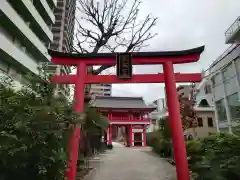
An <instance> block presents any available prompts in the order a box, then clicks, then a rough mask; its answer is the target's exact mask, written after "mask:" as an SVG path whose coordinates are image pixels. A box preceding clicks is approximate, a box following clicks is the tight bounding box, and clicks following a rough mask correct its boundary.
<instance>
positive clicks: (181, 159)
mask: <svg viewBox="0 0 240 180" xmlns="http://www.w3.org/2000/svg"><path fill="white" fill-rule="evenodd" d="M163 70H164V75H165V80H166V82H165V86H166V94H167V104H168V112H169V119H170V125H171V133H172V141H173V149H174V151H173V152H174V158H175V161H176V170H177V179H178V180H190V177H189V170H188V161H187V153H186V148H185V143H184V138H183V130H182V122H181V118H180V109H179V102H178V96H177V89H176V82H175V78H174V69H173V64H172V63H171V62H166V63H164V64H163Z"/></svg>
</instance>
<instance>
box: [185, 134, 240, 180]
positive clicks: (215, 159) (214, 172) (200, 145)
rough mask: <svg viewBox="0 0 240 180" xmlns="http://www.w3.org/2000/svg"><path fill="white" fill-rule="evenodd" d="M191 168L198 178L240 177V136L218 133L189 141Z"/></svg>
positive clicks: (223, 179)
mask: <svg viewBox="0 0 240 180" xmlns="http://www.w3.org/2000/svg"><path fill="white" fill-rule="evenodd" d="M186 147H187V153H188V159H189V168H190V169H191V171H192V172H193V173H195V174H197V175H198V177H197V178H195V179H197V180H201V179H204V180H210V179H211V180H212V179H219V180H220V179H221V180H228V179H234V180H239V179H240V172H239V168H240V138H239V137H236V136H232V135H230V134H222V133H221V134H216V135H212V136H210V137H208V138H206V139H203V140H200V141H192V142H188V143H187V146H186Z"/></svg>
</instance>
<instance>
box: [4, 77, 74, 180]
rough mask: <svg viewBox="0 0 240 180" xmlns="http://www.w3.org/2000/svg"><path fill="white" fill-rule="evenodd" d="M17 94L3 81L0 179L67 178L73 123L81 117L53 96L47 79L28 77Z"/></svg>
mask: <svg viewBox="0 0 240 180" xmlns="http://www.w3.org/2000/svg"><path fill="white" fill-rule="evenodd" d="M26 79H27V80H28V82H29V84H27V85H26V86H25V87H23V88H22V89H21V90H19V91H16V90H14V89H13V87H12V80H11V79H9V78H4V79H1V80H0V97H1V99H0V157H1V160H0V169H1V173H0V179H2V180H12V179H18V178H21V179H25V180H28V179H29V180H30V179H36V180H47V179H53V180H54V179H56V180H61V179H64V171H65V169H66V162H67V158H68V151H67V147H68V146H67V144H68V143H67V141H68V137H69V132H70V131H69V129H71V127H72V123H71V122H76V119H78V117H79V116H78V114H76V113H73V112H72V108H71V104H69V103H67V101H65V100H64V99H60V98H55V97H54V96H53V92H54V86H53V85H52V84H50V83H48V80H47V77H46V76H40V77H35V76H27V77H26Z"/></svg>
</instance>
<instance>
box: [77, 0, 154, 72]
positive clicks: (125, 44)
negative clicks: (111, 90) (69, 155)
mask: <svg viewBox="0 0 240 180" xmlns="http://www.w3.org/2000/svg"><path fill="white" fill-rule="evenodd" d="M127 3H128V4H127ZM140 4H141V2H140V0H133V2H132V4H131V5H129V1H128V0H102V1H99V2H96V1H95V0H77V10H78V15H77V18H76V26H77V27H76V31H75V33H76V34H75V36H76V38H75V40H76V43H75V44H74V48H73V49H74V51H75V52H77V53H97V52H101V51H103V50H107V51H110V52H116V51H117V50H118V51H119V50H120V51H125V52H132V51H139V50H140V49H141V48H142V47H144V46H147V44H145V42H146V41H148V40H150V39H152V38H154V37H155V36H156V35H157V34H156V33H151V29H152V27H154V26H155V25H156V21H157V18H152V17H151V15H150V14H149V15H147V16H146V18H145V19H144V20H143V21H139V20H138V15H139V7H140ZM79 17H80V18H79ZM109 67H111V66H101V67H100V68H98V69H96V70H94V71H93V74H99V73H101V72H102V71H103V70H105V69H107V68H109Z"/></svg>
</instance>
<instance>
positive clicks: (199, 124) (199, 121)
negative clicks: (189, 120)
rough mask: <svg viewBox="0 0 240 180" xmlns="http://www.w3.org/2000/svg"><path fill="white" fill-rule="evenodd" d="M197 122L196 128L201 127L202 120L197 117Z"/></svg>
mask: <svg viewBox="0 0 240 180" xmlns="http://www.w3.org/2000/svg"><path fill="white" fill-rule="evenodd" d="M197 121H198V126H199V127H203V120H202V118H201V117H198V118H197Z"/></svg>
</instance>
